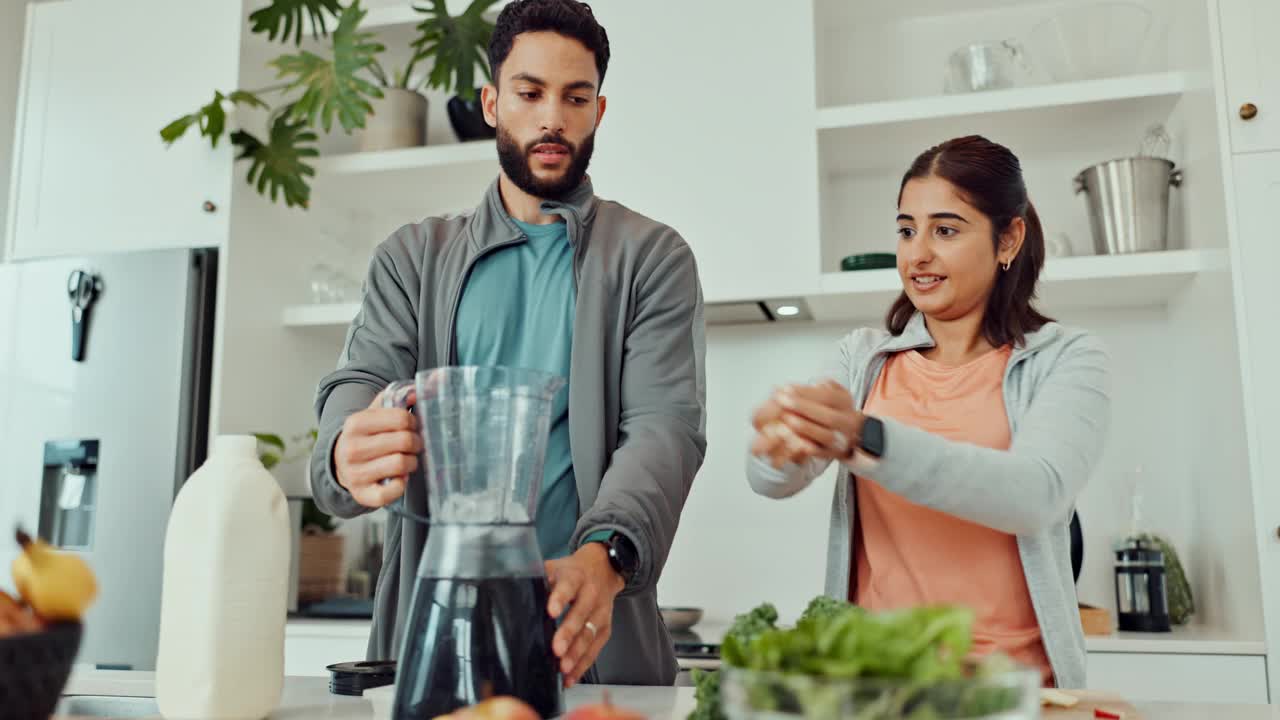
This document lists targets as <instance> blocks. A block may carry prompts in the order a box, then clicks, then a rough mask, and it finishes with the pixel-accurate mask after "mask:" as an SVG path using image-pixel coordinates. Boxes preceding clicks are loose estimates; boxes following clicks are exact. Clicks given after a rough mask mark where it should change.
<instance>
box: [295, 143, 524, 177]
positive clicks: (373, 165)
mask: <svg viewBox="0 0 1280 720" xmlns="http://www.w3.org/2000/svg"><path fill="white" fill-rule="evenodd" d="M497 157H498V151H497V146H496V145H495V144H494V142H493V141H492V140H475V141H472V142H465V143H454V144H450V145H428V146H426V147H417V148H405V149H402V150H378V151H374V152H355V153H344V154H341V155H329V156H327V157H326V156H323V155H322V156H320V157H319V158H317V159H316V161H315V168H316V175H317V176H324V175H355V174H359V173H374V172H385V171H388V170H408V169H414V168H427V167H445V166H451V165H470V164H472V163H492V162H494V161H495V160H496V159H497Z"/></svg>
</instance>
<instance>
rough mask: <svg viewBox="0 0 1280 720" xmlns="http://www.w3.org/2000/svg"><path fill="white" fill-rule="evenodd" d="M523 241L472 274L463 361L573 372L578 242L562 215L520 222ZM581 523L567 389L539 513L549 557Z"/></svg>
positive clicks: (556, 418)
mask: <svg viewBox="0 0 1280 720" xmlns="http://www.w3.org/2000/svg"><path fill="white" fill-rule="evenodd" d="M514 222H515V223H516V225H518V226H519V227H520V229H521V230H522V231H523V232H524V234H525V237H526V240H525V242H522V243H519V244H517V245H510V246H507V247H504V248H501V249H498V250H495V251H493V252H491V253H489V254H488V255H485V256H484V257H482V258H480V260H479V261H478V262H477V263H476V264H475V266H474V267H473V268H472V270H471V274H470V275H469V276H468V277H467V282H466V287H464V288H463V291H462V303H461V305H460V307H459V308H458V318H457V324H456V329H455V333H456V340H457V353H458V362H459V363H460V364H462V365H502V366H506V367H518V368H529V369H534V370H543V371H546V372H550V373H554V374H556V375H559V376H560V377H562V378H564V379H565V380H566V381H567V380H568V379H569V357H570V353H571V351H572V348H573V316H574V303H575V301H576V300H577V286H576V284H575V280H574V277H573V247H572V246H571V245H570V244H569V234H568V229H567V228H566V226H565V224H564V223H563V222H554V223H551V224H549V225H529V224H527V223H522V222H520V221H518V220H515V221H514ZM577 522H578V488H577V485H576V484H575V481H574V476H573V458H572V457H571V455H570V452H569V388H568V385H567V384H566V386H565V387H563V388H561V389H560V392H559V393H557V394H556V398H555V402H554V403H553V404H552V407H551V436H550V437H549V438H548V440H547V461H546V466H545V468H544V471H543V475H542V488H541V491H540V493H539V500H538V514H537V518H536V525H537V535H538V545H539V547H540V549H541V551H542V557H543V558H544V559H546V560H551V559H554V558H559V557H564V556H566V555H568V554H569V539H570V537H571V536H572V535H573V529H574V527H575V525H576V524H577Z"/></svg>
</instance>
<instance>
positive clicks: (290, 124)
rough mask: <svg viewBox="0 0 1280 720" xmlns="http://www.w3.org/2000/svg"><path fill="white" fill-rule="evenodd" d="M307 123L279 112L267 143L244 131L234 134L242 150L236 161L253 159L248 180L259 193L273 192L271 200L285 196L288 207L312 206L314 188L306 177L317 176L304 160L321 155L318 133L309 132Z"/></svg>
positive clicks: (233, 138)
mask: <svg viewBox="0 0 1280 720" xmlns="http://www.w3.org/2000/svg"><path fill="white" fill-rule="evenodd" d="M306 127H307V126H306V124H305V123H301V122H294V121H291V120H290V113H289V112H287V111H286V112H282V113H280V114H279V115H278V116H277V117H276V119H275V120H274V121H273V122H272V123H271V133H270V136H269V138H268V141H267V142H266V143H263V142H262V141H261V140H259V139H258V138H256V137H254V136H253V135H251V134H250V133H247V132H245V131H244V130H237V131H236V132H233V133H231V142H233V143H235V144H236V145H237V146H238V147H239V148H240V155H239V156H238V157H237V158H236V159H237V160H246V159H247V160H251V161H252V165H250V166H249V174H248V180H249V184H250V185H254V186H255V187H256V188H257V190H258V193H259V194H261V195H263V196H266V195H267V190H268V189H270V197H271V201H272V202H275V201H276V199H277V198H278V197H279V196H280V195H281V194H283V195H284V202H285V205H287V206H288V207H294V206H295V205H296V206H300V207H303V208H306V207H307V206H308V205H309V204H310V203H311V186H310V185H308V184H307V180H306V179H307V178H308V177H311V176H313V175H315V174H316V171H315V168H313V167H311V166H310V165H307V164H306V163H305V162H304V158H310V157H315V156H317V155H319V154H320V152H319V151H318V150H316V149H315V147H313V146H311V145H307V144H306V143H314V142H315V140H316V134H315V133H313V132H311V131H309V130H307V129H306Z"/></svg>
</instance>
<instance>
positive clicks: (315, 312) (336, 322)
mask: <svg viewBox="0 0 1280 720" xmlns="http://www.w3.org/2000/svg"><path fill="white" fill-rule="evenodd" d="M359 310H360V303H357V302H350V303H323V304H321V303H316V304H311V305H293V306H291V307H287V308H285V309H284V315H283V317H282V318H281V321H282V322H283V324H284V326H285V327H335V326H342V327H346V326H347V325H349V324H351V320H352V319H353V318H354V317H355V316H356V312H358V311H359Z"/></svg>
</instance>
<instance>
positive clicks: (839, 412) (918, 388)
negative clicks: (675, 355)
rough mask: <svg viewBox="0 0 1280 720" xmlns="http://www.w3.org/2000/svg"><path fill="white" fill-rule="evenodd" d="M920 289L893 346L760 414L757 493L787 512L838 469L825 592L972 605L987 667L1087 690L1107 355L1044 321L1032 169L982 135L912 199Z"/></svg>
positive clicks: (848, 359) (852, 348)
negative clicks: (1084, 546)
mask: <svg viewBox="0 0 1280 720" xmlns="http://www.w3.org/2000/svg"><path fill="white" fill-rule="evenodd" d="M897 224H898V237H899V240H898V251H897V267H898V273H899V275H900V277H901V280H902V287H903V292H902V294H901V295H900V296H899V297H898V299H897V300H896V301H895V302H894V304H893V306H892V307H891V308H890V310H889V313H888V316H887V318H886V325H887V326H888V328H887V332H886V331H882V330H874V329H870V328H864V329H860V330H857V331H855V332H853V333H851V334H850V335H848V336H846V337H845V338H844V339H843V340H841V341H840V343H839V344H838V347H837V352H836V362H835V364H834V365H835V367H834V370H833V371H832V372H831V374H830V375H829V376H828V377H827V378H825V379H822V380H820V381H819V382H817V383H814V384H810V385H790V386H786V387H783V388H782V389H781V390H779V391H778V392H776V393H775V394H774V395H773V396H772V397H770V398H769V399H768V400H767V401H766V402H765V403H764V404H762V405H761V406H760V407H759V408H758V409H757V410H756V412H755V415H754V418H753V424H754V426H755V428H756V431H757V434H756V437H755V439H754V440H753V443H752V446H751V451H750V454H749V457H748V462H747V476H748V480H749V482H750V484H751V487H752V488H753V489H754V490H755V491H756V492H758V493H760V494H761V495H765V496H767V497H773V498H782V497H788V496H791V495H794V494H795V493H798V492H800V491H801V490H803V489H804V488H806V487H807V486H808V485H809V484H810V483H812V482H813V480H814V479H815V478H817V477H818V476H819V475H821V474H822V473H823V472H824V471H825V470H826V468H827V467H828V465H830V464H831V463H832V462H837V463H839V464H840V466H841V471H840V480H839V482H837V483H836V494H835V499H834V506H833V509H832V525H831V533H830V541H829V543H828V561H827V587H826V592H827V594H828V595H830V596H832V597H837V598H847V599H849V600H852V601H854V602H856V603H857V604H859V605H861V606H863V607H866V608H868V609H872V610H881V609H884V610H887V609H896V608H906V607H919V606H925V605H957V606H962V607H965V608H969V609H970V610H972V612H973V616H974V622H973V646H972V647H973V654H975V655H978V656H987V655H991V654H993V653H1002V654H1005V655H1007V656H1009V657H1011V658H1013V659H1014V660H1016V661H1018V662H1019V663H1021V664H1023V665H1025V666H1027V667H1031V668H1034V669H1036V670H1038V671H1039V672H1040V675H1041V678H1042V681H1043V682H1044V684H1045V685H1055V684H1056V685H1058V686H1060V687H1084V685H1085V677H1084V675H1085V663H1084V659H1085V652H1084V635H1083V632H1082V630H1081V627H1080V616H1079V612H1078V609H1077V602H1076V597H1075V586H1074V582H1073V575H1072V568H1071V551H1070V534H1069V523H1070V520H1071V517H1072V514H1073V512H1074V508H1075V502H1076V498H1077V496H1078V495H1079V494H1080V491H1081V490H1082V489H1083V488H1084V485H1085V483H1086V481H1087V480H1088V478H1089V475H1090V473H1091V472H1092V470H1093V466H1094V463H1095V461H1096V459H1097V457H1098V456H1099V454H1100V452H1101V450H1102V446H1103V440H1104V438H1105V436H1106V432H1107V427H1108V424H1109V417H1110V396H1109V388H1108V383H1109V370H1108V361H1107V356H1106V351H1105V350H1104V348H1103V347H1102V345H1101V344H1100V342H1099V341H1098V340H1097V339H1096V338H1095V337H1094V336H1092V335H1091V334H1089V333H1087V332H1085V331H1083V330H1078V329H1072V328H1067V327H1064V326H1062V325H1059V324H1057V323H1055V322H1053V321H1052V320H1050V319H1049V318H1047V317H1045V316H1044V315H1042V314H1041V313H1040V312H1039V311H1037V310H1036V309H1035V307H1034V306H1033V304H1032V301H1033V299H1034V297H1035V287H1036V281H1037V279H1038V278H1039V275H1040V270H1041V268H1042V267H1043V265H1044V257H1045V246H1044V233H1043V231H1042V230H1041V227H1040V220H1039V218H1038V217H1037V215H1036V212H1035V209H1034V208H1033V207H1032V205H1031V201H1030V200H1029V199H1028V198H1027V190H1026V184H1025V183H1024V181H1023V178H1022V167H1021V165H1020V163H1019V162H1018V159H1017V157H1015V156H1014V155H1013V153H1011V152H1009V150H1008V149H1007V148H1005V147H1003V146H1001V145H998V144H996V143H993V142H991V141H989V140H987V139H986V138H982V137H976V136H971V137H964V138H957V139H954V140H949V141H947V142H945V143H942V144H941V145H938V146H936V147H933V148H930V149H929V150H927V151H925V152H924V153H922V154H921V155H920V156H919V157H918V158H917V159H916V161H915V162H914V163H912V165H911V167H910V168H909V169H908V170H907V172H906V173H905V174H904V175H903V178H902V183H901V185H900V186H899V193H898V211H897Z"/></svg>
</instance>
